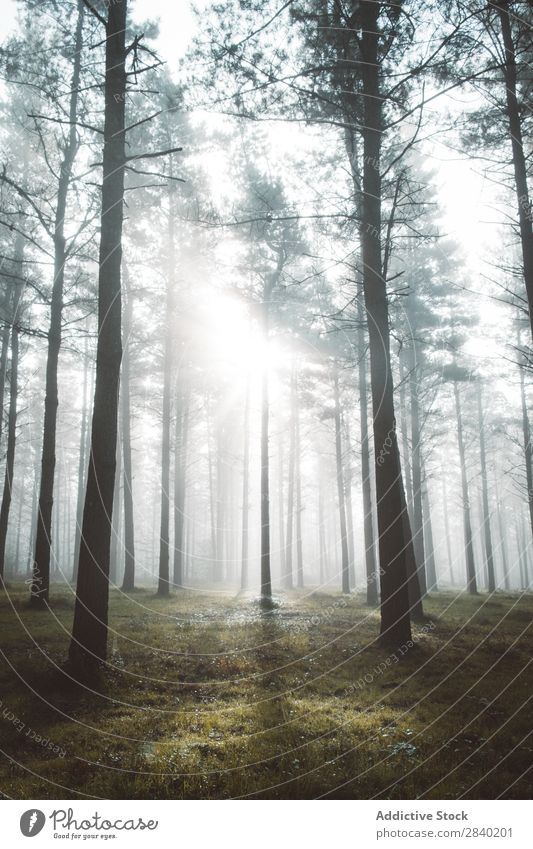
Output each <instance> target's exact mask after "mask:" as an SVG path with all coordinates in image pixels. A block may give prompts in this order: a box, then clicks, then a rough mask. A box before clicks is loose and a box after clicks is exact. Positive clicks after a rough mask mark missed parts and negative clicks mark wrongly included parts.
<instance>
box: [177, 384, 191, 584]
mask: <svg viewBox="0 0 533 849" xmlns="http://www.w3.org/2000/svg"><path fill="white" fill-rule="evenodd" d="M186 380H187V378H186V376H185V377H184V378H183V380H182V384H183V385H182V391H181V393H176V396H177V397H176V444H175V448H174V450H175V457H174V461H175V462H174V586H176V587H183V585H184V571H185V551H186V547H185V545H184V542H185V540H184V533H183V531H184V528H185V495H186V486H187V446H188V439H189V413H190V411H189V407H190V391H189V388H188V386H187V384H186Z"/></svg>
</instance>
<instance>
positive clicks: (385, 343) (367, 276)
mask: <svg viewBox="0 0 533 849" xmlns="http://www.w3.org/2000/svg"><path fill="white" fill-rule="evenodd" d="M359 10H360V23H361V33H362V35H361V38H360V43H361V59H362V62H361V74H362V81H363V91H362V94H363V101H364V115H363V128H362V135H363V162H364V169H363V200H362V210H361V212H362V220H361V236H362V261H363V289H364V295H365V306H366V312H367V317H368V334H369V342H370V363H371V368H370V377H371V386H372V407H373V417H374V452H375V457H376V501H377V512H378V527H379V560H380V573H381V640H382V642H383V643H387V644H389V645H391V646H398V645H402V644H403V643H405V642H406V641H407V640H409V639H410V638H411V623H410V616H409V595H408V585H407V568H406V554H405V552H406V543H407V539H406V534H408V533H410V529H409V518H408V516H405V517H404V515H403V514H404V504H403V503H402V500H403V499H402V493H403V486H402V477H401V469H400V457H399V451H398V442H397V437H396V422H395V415H394V398H393V384H392V369H391V358H390V337H389V317H388V303H387V287H386V282H385V280H384V277H383V269H382V255H381V174H380V168H381V136H382V133H383V122H382V108H383V107H382V97H381V92H380V61H379V47H378V45H379V41H380V38H381V37H382V35H381V32H380V29H379V15H380V11H381V4H380V3H375V2H370V0H361V3H360V5H359ZM387 450H388V453H384V452H385V451H387Z"/></svg>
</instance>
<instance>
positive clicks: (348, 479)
mask: <svg viewBox="0 0 533 849" xmlns="http://www.w3.org/2000/svg"><path fill="white" fill-rule="evenodd" d="M343 423H344V433H345V439H346V456H347V462H346V475H345V483H346V526H347V531H348V569H349V573H350V589H351V590H355V533H354V522H353V499H352V477H353V476H352V439H351V434H350V425H349V424H348V419H347V418H344V417H343Z"/></svg>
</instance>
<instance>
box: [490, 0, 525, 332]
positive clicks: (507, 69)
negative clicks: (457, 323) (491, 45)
mask: <svg viewBox="0 0 533 849" xmlns="http://www.w3.org/2000/svg"><path fill="white" fill-rule="evenodd" d="M494 7H495V8H496V9H497V13H498V16H499V20H500V26H501V32H502V41H503V47H504V52H505V63H504V65H503V72H504V77H505V95H506V102H507V118H508V121H509V134H510V136H511V146H512V152H513V169H514V179H515V189H516V199H517V204H518V220H519V223H520V242H521V245H522V260H523V263H524V282H525V286H526V294H527V301H528V305H529V324H530V328H531V333H532V335H533V223H532V221H533V215H532V208H531V201H530V198H529V188H528V182H527V163H526V155H525V151H524V145H523V138H522V119H521V115H520V106H519V103H518V98H517V73H516V55H515V45H514V42H513V33H512V29H511V15H510V2H509V0H497V2H495V3H494Z"/></svg>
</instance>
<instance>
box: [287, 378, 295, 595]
mask: <svg viewBox="0 0 533 849" xmlns="http://www.w3.org/2000/svg"><path fill="white" fill-rule="evenodd" d="M295 392H296V367H295V365H294V363H293V365H292V370H291V406H290V409H291V418H290V424H289V485H288V492H287V534H286V540H287V547H286V549H285V575H284V586H285V589H287V590H292V588H293V579H292V555H293V532H294V489H295V475H296V421H295V418H294V402H293V396H294V394H295Z"/></svg>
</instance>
